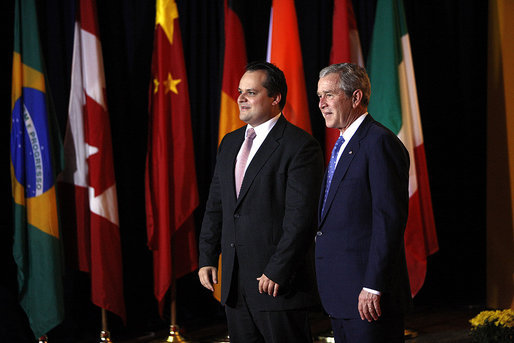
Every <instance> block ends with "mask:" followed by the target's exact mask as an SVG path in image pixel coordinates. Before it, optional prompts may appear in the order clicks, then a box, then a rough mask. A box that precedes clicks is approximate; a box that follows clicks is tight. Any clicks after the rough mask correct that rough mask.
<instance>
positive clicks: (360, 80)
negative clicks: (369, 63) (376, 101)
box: [319, 63, 371, 106]
mask: <svg viewBox="0 0 514 343" xmlns="http://www.w3.org/2000/svg"><path fill="white" fill-rule="evenodd" d="M332 73H335V74H339V88H341V90H342V91H343V92H344V93H345V94H346V96H347V97H349V98H350V97H351V96H352V95H353V92H355V90H357V89H360V90H361V91H362V100H361V103H362V104H363V105H364V106H368V104H369V97H370V95H371V84H370V82H369V77H368V73H366V69H364V68H362V67H360V66H358V65H356V64H352V63H339V64H332V65H329V66H328V67H325V68H323V69H321V71H320V72H319V78H320V79H321V78H322V77H325V76H327V75H328V74H332Z"/></svg>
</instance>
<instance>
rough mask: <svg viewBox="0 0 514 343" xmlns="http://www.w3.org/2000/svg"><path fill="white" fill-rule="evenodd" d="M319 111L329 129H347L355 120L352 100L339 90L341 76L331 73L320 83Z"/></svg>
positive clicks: (321, 79)
mask: <svg viewBox="0 0 514 343" xmlns="http://www.w3.org/2000/svg"><path fill="white" fill-rule="evenodd" d="M318 98H319V109H320V110H321V113H322V114H323V117H324V118H325V124H326V126H327V127H329V128H334V129H340V130H344V129H346V128H347V127H348V126H349V125H350V124H351V123H352V122H353V120H354V119H355V118H353V117H354V115H352V110H353V108H354V107H353V106H352V99H351V98H348V97H347V96H346V94H345V93H344V92H343V90H342V89H341V88H339V75H338V74H336V73H331V74H328V75H325V76H324V77H322V78H320V79H319V81H318Z"/></svg>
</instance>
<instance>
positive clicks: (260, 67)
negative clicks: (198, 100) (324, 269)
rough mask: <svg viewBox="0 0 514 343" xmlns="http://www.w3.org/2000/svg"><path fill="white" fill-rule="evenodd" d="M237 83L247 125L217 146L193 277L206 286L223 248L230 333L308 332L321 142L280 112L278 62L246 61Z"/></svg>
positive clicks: (282, 335) (276, 337) (261, 338)
mask: <svg viewBox="0 0 514 343" xmlns="http://www.w3.org/2000/svg"><path fill="white" fill-rule="evenodd" d="M239 93H240V95H239V98H238V105H239V110H240V115H239V118H240V119H241V120H242V121H244V122H246V123H247V124H248V125H246V126H244V127H242V128H240V129H238V130H235V131H233V132H231V133H229V134H227V135H226V136H225V137H224V138H223V140H222V142H221V144H220V146H219V149H218V155H217V162H216V168H215V171H214V176H213V179H212V183H211V187H210V192H209V198H208V201H207V204H206V210H205V215H204V220H203V223H202V230H201V233H200V239H199V251H200V258H199V264H200V270H199V272H198V275H199V278H200V282H201V283H202V285H203V286H204V287H206V288H207V289H209V290H211V291H212V290H213V283H217V263H218V256H219V254H220V252H221V253H222V270H221V273H222V280H223V283H222V288H221V302H222V304H225V312H226V315H227V323H228V331H229V336H230V339H231V341H232V342H242V343H248V342H281V343H282V342H284V343H287V342H294V343H298V342H312V338H311V333H310V326H309V322H308V308H309V307H310V306H312V305H314V304H316V300H317V298H316V297H317V295H316V280H315V276H314V256H313V252H314V246H313V242H314V237H315V233H316V209H317V197H318V194H319V187H320V185H321V180H322V178H323V157H322V152H321V148H320V146H319V144H318V142H317V141H316V140H315V139H314V138H313V137H312V136H311V135H309V134H308V133H306V132H305V131H303V130H301V129H299V128H298V127H296V126H294V125H292V124H290V123H289V122H288V121H287V120H286V119H285V118H284V116H283V115H282V114H281V111H282V109H283V108H284V105H285V101H286V95H287V85H286V80H285V77H284V74H283V73H282V71H281V70H280V69H278V68H277V67H275V66H274V65H272V64H270V63H265V62H257V63H253V64H250V65H248V66H247V69H246V73H245V74H244V75H243V77H242V78H241V81H240V83H239ZM245 137H246V138H245ZM245 169H246V170H245ZM315 199H316V200H315Z"/></svg>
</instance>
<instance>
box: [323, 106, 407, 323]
mask: <svg viewBox="0 0 514 343" xmlns="http://www.w3.org/2000/svg"><path fill="white" fill-rule="evenodd" d="M408 186H409V155H408V152H407V150H406V149H405V147H404V146H403V144H402V143H401V141H400V140H399V139H398V138H397V137H396V135H394V134H393V133H392V132H391V131H389V130H388V129H386V128H385V127H384V126H382V125H381V124H379V123H378V122H376V121H375V120H373V118H372V117H371V116H370V115H369V114H368V115H367V116H366V118H365V119H364V121H363V122H362V124H361V125H360V127H359V128H358V129H357V131H356V132H355V134H354V135H353V137H352V138H351V139H350V141H349V142H348V145H347V146H346V148H345V150H344V151H343V153H342V155H341V158H340V160H339V163H338V165H337V167H336V170H335V172H334V177H333V179H332V184H331V187H330V191H329V194H328V198H327V201H326V204H325V211H324V213H320V211H321V207H322V201H323V200H322V199H323V194H324V189H325V181H323V184H322V191H321V197H320V198H321V201H320V206H319V212H318V214H319V217H318V221H319V230H320V231H318V234H317V237H316V273H317V279H318V289H319V294H320V297H321V302H322V304H323V307H324V308H325V310H326V311H327V313H328V314H329V315H331V316H333V317H335V318H358V317H359V312H358V308H357V304H358V296H359V293H360V292H361V290H362V288H363V287H367V288H371V289H374V290H378V291H381V292H382V297H381V301H380V305H381V309H382V313H383V315H386V314H389V313H403V312H404V311H405V310H406V309H407V308H408V307H409V304H410V301H411V296H410V287H409V279H408V274H407V267H406V262H405V251H404V243H403V242H404V238H403V237H404V232H405V226H406V223H407V213H408V208H409V191H408Z"/></svg>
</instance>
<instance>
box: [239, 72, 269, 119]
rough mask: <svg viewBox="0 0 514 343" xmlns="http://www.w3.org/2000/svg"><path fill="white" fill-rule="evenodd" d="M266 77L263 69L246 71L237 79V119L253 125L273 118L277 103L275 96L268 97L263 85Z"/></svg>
mask: <svg viewBox="0 0 514 343" xmlns="http://www.w3.org/2000/svg"><path fill="white" fill-rule="evenodd" d="M266 77H267V76H266V72H265V71H263V70H255V71H247V72H246V73H244V75H243V77H241V81H239V97H238V98H237V103H238V105H239V119H241V120H242V121H244V122H245V123H247V124H250V125H251V126H254V127H255V126H257V125H259V124H262V123H264V122H265V121H268V120H269V119H271V118H273V117H274V113H273V112H274V111H276V109H274V107H276V105H277V104H278V100H277V97H269V96H268V90H267V89H266V88H264V87H263V83H264V81H266ZM276 114H278V113H276Z"/></svg>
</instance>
